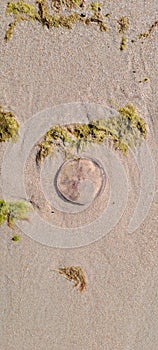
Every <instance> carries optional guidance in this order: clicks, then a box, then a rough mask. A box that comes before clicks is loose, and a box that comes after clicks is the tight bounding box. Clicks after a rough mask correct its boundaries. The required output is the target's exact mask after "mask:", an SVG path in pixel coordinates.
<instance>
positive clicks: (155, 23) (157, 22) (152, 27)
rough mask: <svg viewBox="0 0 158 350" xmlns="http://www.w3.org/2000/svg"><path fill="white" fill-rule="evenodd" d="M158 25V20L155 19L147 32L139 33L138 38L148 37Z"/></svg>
mask: <svg viewBox="0 0 158 350" xmlns="http://www.w3.org/2000/svg"><path fill="white" fill-rule="evenodd" d="M156 27H158V21H155V22H154V23H153V24H152V25H151V26H150V27H149V29H148V31H147V32H144V33H141V34H139V35H138V38H139V39H142V38H148V37H149V36H150V34H151V33H152V32H153V30H155V29H156Z"/></svg>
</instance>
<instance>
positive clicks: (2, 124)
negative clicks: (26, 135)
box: [0, 106, 19, 142]
mask: <svg viewBox="0 0 158 350" xmlns="http://www.w3.org/2000/svg"><path fill="white" fill-rule="evenodd" d="M18 130H19V124H18V122H17V121H16V119H15V116H14V114H13V113H12V112H4V111H3V108H2V107H1V106H0V142H5V141H8V140H12V141H13V142H16V141H17V138H18Z"/></svg>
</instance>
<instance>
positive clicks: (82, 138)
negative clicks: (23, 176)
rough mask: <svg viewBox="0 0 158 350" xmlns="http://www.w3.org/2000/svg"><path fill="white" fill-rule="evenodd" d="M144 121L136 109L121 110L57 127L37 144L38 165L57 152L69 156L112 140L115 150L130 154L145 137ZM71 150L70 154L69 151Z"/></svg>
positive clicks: (129, 107)
mask: <svg viewBox="0 0 158 350" xmlns="http://www.w3.org/2000/svg"><path fill="white" fill-rule="evenodd" d="M146 133H147V129H146V123H145V121H144V120H143V119H142V118H141V117H140V116H139V115H138V113H137V112H136V109H135V107H134V106H132V105H129V104H127V105H126V106H125V107H120V108H119V110H118V116H116V117H112V118H108V119H94V120H92V121H90V122H89V123H88V124H81V123H72V124H65V125H54V126H52V127H51V128H50V129H49V130H48V131H47V132H46V134H45V135H44V136H43V138H42V140H41V142H40V143H38V144H37V147H38V151H37V154H36V161H37V164H38V165H40V163H41V162H42V161H43V160H44V159H45V158H46V157H47V156H49V155H51V154H53V153H55V152H56V151H58V152H59V151H61V152H63V153H64V154H65V155H67V153H68V154H69V153H70V154H71V152H72V151H73V150H74V151H77V152H78V151H79V150H81V151H82V150H83V149H84V148H85V147H86V146H87V145H90V144H101V143H103V142H104V140H106V139H108V140H110V141H111V142H112V143H113V145H114V148H115V149H118V150H120V151H122V153H123V154H127V151H128V148H129V147H132V146H135V145H136V144H137V143H138V141H141V139H142V138H145V137H146ZM70 151H71V152H70Z"/></svg>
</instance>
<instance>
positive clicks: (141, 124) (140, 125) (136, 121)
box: [119, 104, 147, 138]
mask: <svg viewBox="0 0 158 350" xmlns="http://www.w3.org/2000/svg"><path fill="white" fill-rule="evenodd" d="M119 113H120V115H121V116H123V117H125V118H126V119H127V120H128V123H129V126H130V128H131V130H133V131H134V130H136V131H139V136H141V137H143V138H146V135H147V126H146V123H145V121H144V120H143V118H141V117H140V116H139V115H138V113H137V112H136V109H135V107H134V106H132V105H128V104H127V105H126V106H125V107H120V108H119Z"/></svg>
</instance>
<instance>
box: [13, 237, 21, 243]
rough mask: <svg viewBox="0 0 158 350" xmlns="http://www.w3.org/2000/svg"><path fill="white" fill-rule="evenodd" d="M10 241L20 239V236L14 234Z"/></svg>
mask: <svg viewBox="0 0 158 350" xmlns="http://www.w3.org/2000/svg"><path fill="white" fill-rule="evenodd" d="M12 241H13V242H18V241H20V236H16V235H15V236H13V237H12Z"/></svg>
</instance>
